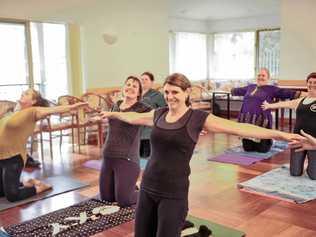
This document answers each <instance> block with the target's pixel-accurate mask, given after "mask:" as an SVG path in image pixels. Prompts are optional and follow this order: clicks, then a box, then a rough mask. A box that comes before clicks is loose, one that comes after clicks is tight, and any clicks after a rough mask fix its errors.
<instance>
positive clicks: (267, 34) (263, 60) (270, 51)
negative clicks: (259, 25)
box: [258, 30, 281, 78]
mask: <svg viewBox="0 0 316 237" xmlns="http://www.w3.org/2000/svg"><path fill="white" fill-rule="evenodd" d="M280 35H281V34H280V30H266V31H259V55H258V68H262V67H265V68H268V69H269V70H270V74H271V77H272V78H276V77H278V75H279V70H280V69H279V67H280V62H279V60H280Z"/></svg>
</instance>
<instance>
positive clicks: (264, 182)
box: [237, 165, 316, 203]
mask: <svg viewBox="0 0 316 237" xmlns="http://www.w3.org/2000/svg"><path fill="white" fill-rule="evenodd" d="M237 187H238V188H240V189H241V190H242V191H248V192H251V193H256V194H258V195H262V196H267V197H271V198H275V199H282V200H287V201H291V202H295V203H304V202H308V201H311V200H314V199H316V181H315V180H311V179H310V178H309V177H308V176H307V175H306V174H304V175H302V176H298V177H294V176H291V175H290V171H289V167H288V166H286V165H285V166H282V167H280V168H277V169H273V170H271V171H269V172H267V173H264V174H262V175H259V176H257V177H255V178H252V179H250V180H248V181H245V182H242V183H239V184H237Z"/></svg>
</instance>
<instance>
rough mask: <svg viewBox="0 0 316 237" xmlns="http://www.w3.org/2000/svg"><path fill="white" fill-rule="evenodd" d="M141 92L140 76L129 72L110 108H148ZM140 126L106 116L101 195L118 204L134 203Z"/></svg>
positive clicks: (143, 110)
mask: <svg viewBox="0 0 316 237" xmlns="http://www.w3.org/2000/svg"><path fill="white" fill-rule="evenodd" d="M141 95H142V86H141V83H140V80H139V79H138V78H136V77H133V76H130V77H128V78H127V79H126V81H125V84H124V87H123V100H121V101H118V102H117V103H116V104H115V105H114V106H113V108H112V111H113V112H124V113H126V112H131V111H133V112H140V113H141V112H148V111H150V110H151V107H150V106H148V105H146V104H144V103H141V102H139V100H140V99H141ZM139 129H140V126H137V125H131V124H128V123H125V122H123V121H120V120H118V119H110V120H109V131H108V134H107V139H106V144H105V146H104V149H103V163H102V168H101V172H100V186H99V187H100V197H101V199H102V200H106V201H109V202H118V205H119V206H123V207H124V206H130V205H133V204H135V203H136V200H137V197H138V191H137V190H135V187H136V181H137V178H138V176H139V172H140V167H139V158H138V151H139V141H140V133H139ZM122 134H124V136H122Z"/></svg>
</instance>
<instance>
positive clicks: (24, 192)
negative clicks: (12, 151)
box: [0, 155, 36, 202]
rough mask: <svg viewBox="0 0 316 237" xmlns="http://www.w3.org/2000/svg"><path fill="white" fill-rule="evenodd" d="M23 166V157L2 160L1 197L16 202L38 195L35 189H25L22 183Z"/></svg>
mask: <svg viewBox="0 0 316 237" xmlns="http://www.w3.org/2000/svg"><path fill="white" fill-rule="evenodd" d="M23 166H24V164H23V159H22V157H21V155H16V156H13V157H11V158H9V159H5V160H0V197H3V196H5V197H6V198H7V199H8V200H9V201H10V202H15V201H19V200H23V199H26V198H28V197H31V196H34V195H35V194H36V189H35V187H24V186H23V184H21V182H20V176H21V173H22V169H23Z"/></svg>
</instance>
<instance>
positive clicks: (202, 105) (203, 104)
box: [190, 85, 212, 111]
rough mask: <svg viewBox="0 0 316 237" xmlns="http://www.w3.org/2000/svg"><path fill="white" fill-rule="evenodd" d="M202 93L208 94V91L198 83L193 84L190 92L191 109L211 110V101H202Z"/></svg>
mask: <svg viewBox="0 0 316 237" xmlns="http://www.w3.org/2000/svg"><path fill="white" fill-rule="evenodd" d="M203 94H208V92H207V91H206V90H205V89H204V88H203V87H202V86H200V85H193V86H192V87H191V93H190V102H191V106H192V108H193V109H201V110H207V111H211V110H212V108H211V103H210V101H203V100H204V98H203Z"/></svg>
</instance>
